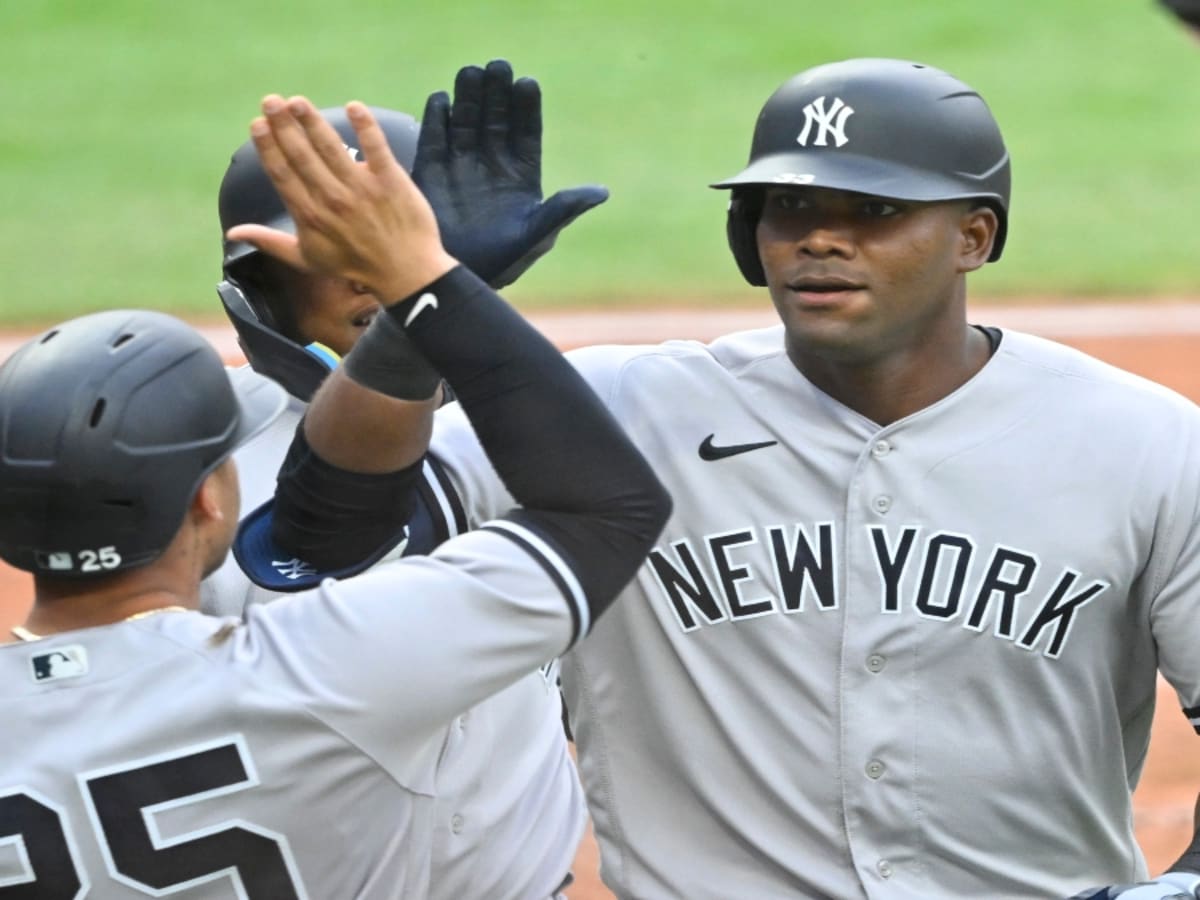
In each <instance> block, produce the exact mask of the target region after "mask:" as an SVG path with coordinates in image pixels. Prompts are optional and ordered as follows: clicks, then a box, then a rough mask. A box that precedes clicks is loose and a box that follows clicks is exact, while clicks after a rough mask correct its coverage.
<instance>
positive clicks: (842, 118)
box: [796, 96, 854, 147]
mask: <svg viewBox="0 0 1200 900" xmlns="http://www.w3.org/2000/svg"><path fill="white" fill-rule="evenodd" d="M852 115H854V109H853V108H852V107H849V106H847V105H846V104H845V103H843V102H842V98H841V97H834V98H833V103H832V104H831V105H830V107H829V109H826V108H825V97H824V96H821V97H818V98H817V99H816V100H813V101H812V102H811V103H809V104H808V105H807V106H806V107H804V130H803V131H801V132H800V136H799V137H797V138H796V143H798V144H799V145H800V146H801V147H807V146H808V138H809V135H810V134H811V133H812V130H813V126H814V125H815V126H816V127H817V134H816V137H814V138H813V141H812V145H813V146H814V147H828V146H829V141H828V138H831V137H832V138H833V142H834V143H835V144H836V145H837V146H839V147H841V146H842V145H843V144H845V143H846V142H847V140H849V139H848V138H847V137H846V120H847V119H848V118H850V117H851V116H852Z"/></svg>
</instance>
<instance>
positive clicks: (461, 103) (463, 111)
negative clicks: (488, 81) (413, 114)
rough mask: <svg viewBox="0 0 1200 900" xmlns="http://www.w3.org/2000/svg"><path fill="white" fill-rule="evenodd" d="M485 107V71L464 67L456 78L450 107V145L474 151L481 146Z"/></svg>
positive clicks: (475, 67)
mask: <svg viewBox="0 0 1200 900" xmlns="http://www.w3.org/2000/svg"><path fill="white" fill-rule="evenodd" d="M482 106H483V69H481V68H479V66H463V67H462V68H461V69H459V70H458V75H457V76H455V78H454V102H453V104H452V105H451V107H450V145H451V146H452V147H453V148H454V149H455V150H466V151H472V150H475V149H476V148H477V147H478V146H479V119H480V114H481V110H482Z"/></svg>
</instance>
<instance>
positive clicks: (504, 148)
mask: <svg viewBox="0 0 1200 900" xmlns="http://www.w3.org/2000/svg"><path fill="white" fill-rule="evenodd" d="M413 180H414V181H415V182H416V183H417V186H418V187H420V188H421V191H422V192H423V193H424V194H425V196H426V198H427V199H428V200H429V204H430V206H432V207H433V211H434V213H435V214H436V215H437V220H438V229H439V231H440V232H441V236H442V244H443V246H444V247H445V248H446V251H447V252H448V253H449V254H450V255H451V256H453V257H455V258H456V259H457V260H458V261H459V262H461V263H462V264H463V265H464V266H466V267H467V268H468V269H470V270H471V271H473V272H474V273H475V274H476V275H478V276H479V277H480V278H482V279H483V280H484V281H486V282H487V283H488V284H489V285H491V286H492V287H493V288H502V287H505V286H507V285H510V284H512V283H513V282H514V281H516V280H517V278H518V277H519V276H520V275H521V274H522V273H523V272H524V271H525V270H526V269H528V268H529V267H530V266H532V265H533V264H534V263H535V262H536V261H537V260H538V259H539V258H540V257H542V256H543V255H544V254H545V253H547V252H548V251H549V250H550V248H551V247H553V246H554V242H555V240H556V239H557V238H558V233H559V232H560V231H562V230H563V229H564V228H566V227H567V226H568V225H570V224H571V223H572V222H574V221H575V220H576V219H577V218H579V216H581V215H583V214H584V213H585V212H587V211H588V210H589V209H591V208H592V207H594V206H599V205H600V204H601V203H603V202H604V201H605V200H607V199H608V190H607V189H606V188H603V187H600V186H599V185H585V186H582V187H576V188H570V189H568V190H564V191H559V192H558V193H557V194H555V195H554V196H552V197H551V198H550V199H548V200H544V201H543V200H542V93H541V88H539V87H538V83H537V82H536V81H535V80H534V79H532V78H520V79H518V80H517V81H515V82H514V81H513V73H512V67H511V66H510V65H509V64H508V63H507V62H506V61H504V60H493V61H492V62H490V63H488V64H487V68H482V69H481V68H480V67H479V66H465V67H463V68H462V69H460V70H459V72H458V76H457V77H456V78H455V80H454V103H453V105H451V103H450V98H449V96H448V95H447V94H446V92H445V91H439V92H437V93H436V94H432V95H431V96H430V97H429V100H428V101H427V102H426V104H425V116H424V119H423V121H422V122H421V135H420V137H419V138H418V141H417V157H416V160H415V162H414V163H413Z"/></svg>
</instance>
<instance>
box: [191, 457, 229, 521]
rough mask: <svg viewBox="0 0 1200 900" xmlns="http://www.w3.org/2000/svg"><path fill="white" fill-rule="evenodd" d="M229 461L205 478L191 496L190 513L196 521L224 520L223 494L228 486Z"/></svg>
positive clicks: (224, 505)
mask: <svg viewBox="0 0 1200 900" xmlns="http://www.w3.org/2000/svg"><path fill="white" fill-rule="evenodd" d="M230 464H231V461H230V460H226V461H225V462H224V463H222V464H221V465H219V466H217V467H216V468H215V469H213V471H211V472H209V473H208V475H207V476H205V478H204V480H203V481H202V482H200V487H198V488H196V493H195V494H194V495H193V496H192V504H191V509H190V512H191V514H192V515H193V516H194V517H196V519H197V520H205V519H210V520H214V521H217V522H219V521H221V520H222V519H224V518H225V513H226V508H227V504H226V503H225V502H224V498H225V493H226V492H228V490H229V486H228V484H227V482H228V480H229V472H228V469H229V466H230Z"/></svg>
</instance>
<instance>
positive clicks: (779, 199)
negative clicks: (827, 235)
mask: <svg viewBox="0 0 1200 900" xmlns="http://www.w3.org/2000/svg"><path fill="white" fill-rule="evenodd" d="M811 205H812V204H811V203H810V202H809V201H808V200H807V199H806V198H805V197H804V195H803V194H801V193H800V192H799V191H770V192H769V193H768V194H767V206H768V207H769V208H770V209H775V210H779V211H780V212H795V211H796V210H800V209H808V207H810V206H811Z"/></svg>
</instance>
